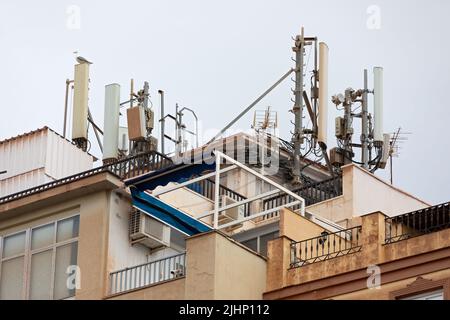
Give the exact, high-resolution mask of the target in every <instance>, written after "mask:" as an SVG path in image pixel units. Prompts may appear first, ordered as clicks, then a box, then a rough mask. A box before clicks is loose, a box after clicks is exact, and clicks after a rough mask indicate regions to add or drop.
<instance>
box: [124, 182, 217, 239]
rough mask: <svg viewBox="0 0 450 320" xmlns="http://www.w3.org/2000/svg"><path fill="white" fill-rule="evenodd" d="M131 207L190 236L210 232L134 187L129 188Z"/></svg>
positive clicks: (200, 224) (205, 227) (186, 215)
mask: <svg viewBox="0 0 450 320" xmlns="http://www.w3.org/2000/svg"><path fill="white" fill-rule="evenodd" d="M130 189H131V195H132V198H133V206H135V207H136V208H138V209H139V210H141V211H143V212H144V213H146V214H148V215H150V216H152V217H154V218H156V219H158V220H160V221H162V222H164V223H166V224H167V225H169V226H171V227H173V228H175V229H177V230H178V231H180V232H182V233H184V234H187V235H188V236H192V235H195V234H198V233H202V232H208V231H211V230H212V228H211V227H209V226H208V225H206V224H204V223H203V222H201V221H199V220H197V219H195V218H193V217H191V216H189V215H188V214H186V213H184V212H182V211H180V210H178V209H176V208H174V207H172V206H170V205H168V204H166V203H164V202H163V201H161V200H160V199H158V198H156V197H154V196H152V195H149V194H147V193H145V192H143V191H140V190H139V189H137V188H135V187H131V188H130Z"/></svg>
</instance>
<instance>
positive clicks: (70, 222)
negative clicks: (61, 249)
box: [56, 216, 80, 242]
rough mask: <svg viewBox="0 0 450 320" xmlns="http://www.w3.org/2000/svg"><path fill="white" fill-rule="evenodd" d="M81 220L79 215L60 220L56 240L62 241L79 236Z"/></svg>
mask: <svg viewBox="0 0 450 320" xmlns="http://www.w3.org/2000/svg"><path fill="white" fill-rule="evenodd" d="M79 221H80V217H79V216H76V217H72V218H69V219H64V220H61V221H58V231H57V235H56V241H57V242H61V241H65V240H69V239H72V238H75V237H78V227H79Z"/></svg>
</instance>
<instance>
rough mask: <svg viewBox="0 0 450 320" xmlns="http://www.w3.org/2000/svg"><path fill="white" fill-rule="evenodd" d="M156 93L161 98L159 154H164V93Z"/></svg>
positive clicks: (160, 91)
mask: <svg viewBox="0 0 450 320" xmlns="http://www.w3.org/2000/svg"><path fill="white" fill-rule="evenodd" d="M158 93H159V94H160V96H161V120H160V122H161V153H162V154H165V152H164V139H165V128H164V125H165V122H166V120H165V118H164V91H162V90H158Z"/></svg>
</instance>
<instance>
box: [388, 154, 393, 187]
mask: <svg viewBox="0 0 450 320" xmlns="http://www.w3.org/2000/svg"><path fill="white" fill-rule="evenodd" d="M389 158H391V159H390V160H391V163H390V166H389V167H390V171H391V185H394V175H393V169H392V153H391V154H390V155H389Z"/></svg>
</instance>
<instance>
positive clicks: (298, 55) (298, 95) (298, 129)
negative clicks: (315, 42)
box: [292, 27, 305, 183]
mask: <svg viewBox="0 0 450 320" xmlns="http://www.w3.org/2000/svg"><path fill="white" fill-rule="evenodd" d="M304 36H305V35H304V29H303V27H302V31H301V34H300V35H299V36H297V38H296V41H295V47H294V48H293V50H294V52H295V63H296V66H295V91H294V95H295V103H294V108H293V111H294V115H295V131H294V136H293V137H292V140H293V141H292V142H293V143H294V171H293V176H294V181H293V182H294V183H300V157H301V150H300V148H301V145H302V143H303V124H302V120H303V119H302V117H303V80H304V79H303V71H304V70H303V64H304V61H303V51H304V48H305V40H304Z"/></svg>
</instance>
